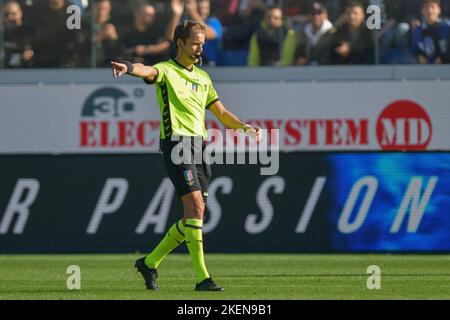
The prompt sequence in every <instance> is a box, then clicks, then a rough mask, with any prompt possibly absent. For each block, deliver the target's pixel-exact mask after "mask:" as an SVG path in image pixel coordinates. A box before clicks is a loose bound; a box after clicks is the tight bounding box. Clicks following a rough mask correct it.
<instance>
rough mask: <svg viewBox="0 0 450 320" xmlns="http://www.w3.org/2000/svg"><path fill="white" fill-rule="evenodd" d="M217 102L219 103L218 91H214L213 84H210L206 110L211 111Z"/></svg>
mask: <svg viewBox="0 0 450 320" xmlns="http://www.w3.org/2000/svg"><path fill="white" fill-rule="evenodd" d="M216 101H219V96H218V95H217V92H216V89H214V86H213V84H212V82H210V84H209V85H208V97H207V99H206V109H208V110H209V108H210V107H211V106H212V105H213V104H214V103H215V102H216Z"/></svg>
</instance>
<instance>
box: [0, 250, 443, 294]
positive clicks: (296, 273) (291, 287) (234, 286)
mask: <svg viewBox="0 0 450 320" xmlns="http://www.w3.org/2000/svg"><path fill="white" fill-rule="evenodd" d="M138 257H139V256H138V255H131V254H130V255H1V256H0V300H5V299H52V300H53V299H55V300H58V299H71V300H72V299H82V300H89V299H139V300H142V299H151V300H172V299H177V300H197V299H220V300H222V299H223V300H234V299H250V300H251V299H256V300H260V299H261V300H263V299H264V300H265V299H267V300H278V299H283V300H303V299H321V300H322V299H450V256H449V255H357V254H353V255H306V254H295V255H286V254H273V255H270V254H206V263H207V266H208V270H209V271H210V272H211V274H212V275H213V278H214V279H215V280H216V281H217V282H218V283H219V284H220V285H222V286H224V288H225V292H210V293H198V292H194V291H193V289H194V285H195V276H194V271H193V268H192V266H191V262H190V258H189V256H188V255H187V254H172V255H169V256H168V257H167V258H166V260H164V261H163V263H162V264H161V265H160V268H159V286H160V288H161V289H160V290H159V291H157V292H153V291H147V290H146V289H145V287H144V284H143V279H142V278H141V276H140V275H139V274H138V273H137V272H136V270H135V268H134V261H135V260H136V259H137V258H138ZM70 265H77V266H79V267H80V269H81V289H80V290H68V289H67V287H66V281H67V277H69V275H68V274H66V270H67V267H68V266H70ZM370 265H377V266H379V267H380V268H381V289H375V290H369V289H368V288H367V286H366V282H367V279H368V277H369V276H370V275H369V274H367V267H368V266H370Z"/></svg>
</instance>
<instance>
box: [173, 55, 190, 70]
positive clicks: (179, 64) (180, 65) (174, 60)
mask: <svg viewBox="0 0 450 320" xmlns="http://www.w3.org/2000/svg"><path fill="white" fill-rule="evenodd" d="M172 61H173V62H175V63H176V64H177V65H178V66H179V67H181V68H183V69H185V70H187V71H189V72H192V70H194V66H192V68H191V69H188V68H186V67H185V66H183V65H182V64H181V63H179V62H178V61H177V60H176V59H175V58H173V59H172Z"/></svg>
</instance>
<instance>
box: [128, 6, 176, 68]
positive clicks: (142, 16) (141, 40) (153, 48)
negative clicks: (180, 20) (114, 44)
mask: <svg viewBox="0 0 450 320" xmlns="http://www.w3.org/2000/svg"><path fill="white" fill-rule="evenodd" d="M123 43H124V46H125V48H126V52H127V56H128V57H129V58H131V59H133V61H134V62H135V63H143V64H146V65H154V64H156V63H158V62H160V61H163V60H166V59H167V57H168V55H169V48H170V41H169V40H168V38H167V34H166V29H165V28H164V27H163V26H162V25H160V24H159V23H158V22H157V20H156V10H155V7H154V6H152V5H150V4H145V3H144V4H140V5H138V6H137V7H136V9H135V10H134V21H133V27H132V29H131V30H130V31H128V32H127V33H126V34H125V35H124V37H123Z"/></svg>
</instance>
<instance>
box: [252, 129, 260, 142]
mask: <svg viewBox="0 0 450 320" xmlns="http://www.w3.org/2000/svg"><path fill="white" fill-rule="evenodd" d="M253 129H255V133H256V134H255V139H256V142H260V141H261V139H262V130H261V128H260V127H253Z"/></svg>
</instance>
